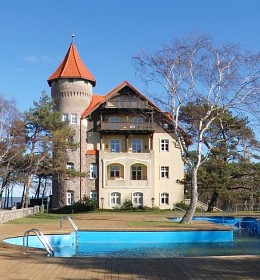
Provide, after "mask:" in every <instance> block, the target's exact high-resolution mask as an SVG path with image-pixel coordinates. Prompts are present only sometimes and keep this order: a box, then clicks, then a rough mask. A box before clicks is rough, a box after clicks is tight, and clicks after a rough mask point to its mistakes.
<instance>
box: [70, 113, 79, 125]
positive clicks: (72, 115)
mask: <svg viewBox="0 0 260 280" xmlns="http://www.w3.org/2000/svg"><path fill="white" fill-rule="evenodd" d="M70 121H71V123H72V124H77V114H71V118H70Z"/></svg>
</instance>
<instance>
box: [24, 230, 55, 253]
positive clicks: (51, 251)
mask: <svg viewBox="0 0 260 280" xmlns="http://www.w3.org/2000/svg"><path fill="white" fill-rule="evenodd" d="M29 233H34V234H35V235H36V236H37V237H38V238H39V240H40V241H41V243H42V245H43V246H44V248H45V249H46V251H47V252H48V256H49V257H54V250H53V249H52V247H51V245H50V243H49V242H48V240H47V239H46V238H45V236H44V235H43V234H42V233H41V232H40V231H39V230H38V229H37V228H32V229H29V230H27V231H25V233H24V235H23V248H25V251H27V250H28V236H29ZM25 240H26V242H25Z"/></svg>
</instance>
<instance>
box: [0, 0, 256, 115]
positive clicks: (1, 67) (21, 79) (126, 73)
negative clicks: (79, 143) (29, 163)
mask: <svg viewBox="0 0 260 280" xmlns="http://www.w3.org/2000/svg"><path fill="white" fill-rule="evenodd" d="M259 11H260V1H259V0H94V1H93V0H92V1H89V0H73V1H71V0H44V1H37V0H0V37H1V40H0V94H2V95H4V96H5V97H6V98H14V99H15V100H16V102H17V105H18V108H19V109H20V110H21V111H24V110H27V109H28V108H29V107H30V106H32V101H33V100H38V98H39V96H40V94H41V92H42V91H43V90H46V91H47V92H48V93H50V88H49V86H48V84H47V79H48V77H49V76H50V75H51V74H52V73H53V72H54V70H55V69H56V68H57V67H58V65H59V64H60V62H61V60H62V59H63V58H64V56H65V54H66V52H67V49H68V47H69V45H70V43H71V35H72V34H73V33H74V34H75V44H76V47H77V49H78V51H79V53H80V56H81V58H82V59H83V61H84V63H85V65H86V66H87V67H88V69H89V70H90V72H91V73H92V74H93V75H94V76H95V78H96V80H97V85H96V88H95V89H94V92H95V93H99V94H105V93H106V92H108V91H109V90H111V89H112V88H114V87H115V86H117V85H118V84H119V83H121V82H122V81H124V80H128V81H129V82H130V83H132V84H133V85H134V86H135V87H137V88H138V89H139V90H140V91H141V92H145V86H144V84H143V83H142V82H141V81H140V80H139V79H138V77H136V75H135V68H134V65H133V63H132V59H131V58H132V56H133V55H135V54H136V53H138V52H139V51H140V50H141V49H145V50H156V49H158V48H159V47H160V45H161V44H162V43H163V42H164V41H169V40H170V39H171V38H172V37H174V36H182V35H185V34H187V33H188V32H191V31H198V32H199V33H210V34H211V35H212V36H213V37H214V39H215V40H216V41H217V42H232V43H237V44H240V45H242V46H243V47H244V48H247V49H253V50H259V39H260V24H259V23H260V22H259V21H260V16H259Z"/></svg>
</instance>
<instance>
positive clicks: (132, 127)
mask: <svg viewBox="0 0 260 280" xmlns="http://www.w3.org/2000/svg"><path fill="white" fill-rule="evenodd" d="M99 130H100V131H107V132H113V131H117V132H122V133H123V132H128V131H130V132H152V131H153V123H152V122H143V123H135V122H107V121H103V122H101V124H100V129H99Z"/></svg>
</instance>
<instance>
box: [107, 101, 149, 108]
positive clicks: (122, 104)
mask: <svg viewBox="0 0 260 280" xmlns="http://www.w3.org/2000/svg"><path fill="white" fill-rule="evenodd" d="M106 108H130V109H151V108H152V107H151V106H150V105H149V104H148V102H147V101H107V103H106Z"/></svg>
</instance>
